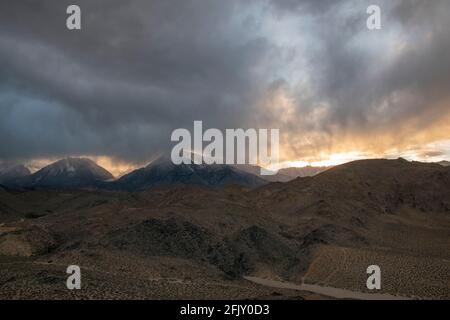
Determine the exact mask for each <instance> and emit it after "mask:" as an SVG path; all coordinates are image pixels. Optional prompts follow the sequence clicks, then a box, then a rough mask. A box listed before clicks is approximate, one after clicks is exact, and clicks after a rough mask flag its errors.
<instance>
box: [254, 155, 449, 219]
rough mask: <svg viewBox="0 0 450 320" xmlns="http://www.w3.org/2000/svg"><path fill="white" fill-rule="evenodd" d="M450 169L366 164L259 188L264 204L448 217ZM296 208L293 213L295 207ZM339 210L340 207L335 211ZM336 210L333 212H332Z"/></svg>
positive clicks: (392, 162) (399, 163)
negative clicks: (349, 205)
mask: <svg viewBox="0 0 450 320" xmlns="http://www.w3.org/2000/svg"><path fill="white" fill-rule="evenodd" d="M449 186H450V169H449V168H448V167H442V166H440V165H437V164H428V163H420V162H408V161H406V160H404V159H398V160H385V159H380V160H362V161H355V162H350V163H346V164H344V165H340V166H336V167H334V168H332V169H329V170H327V171H325V172H323V173H321V174H319V175H317V176H314V177H308V178H297V179H295V180H293V181H291V182H288V183H286V184H278V185H276V184H271V185H268V186H266V187H263V188H261V189H259V191H258V192H255V193H258V194H261V193H262V194H263V198H264V200H265V201H266V202H272V201H275V202H278V203H281V204H283V205H287V204H289V205H291V204H292V203H291V202H290V201H288V199H287V198H288V197H289V196H290V197H291V198H294V199H291V200H292V201H293V202H295V201H297V202H303V204H304V206H307V205H311V201H317V203H318V204H322V205H324V204H326V203H328V204H329V205H330V206H331V207H333V206H334V205H335V204H334V203H332V202H336V205H338V206H339V204H344V203H346V202H351V203H352V204H353V205H354V206H358V205H359V204H362V205H363V206H364V207H365V208H366V209H367V210H369V209H370V210H373V211H374V212H377V213H393V212H395V211H396V210H398V209H400V208H401V207H407V206H408V207H411V208H414V209H417V210H420V211H423V212H436V213H447V214H448V213H449V212H450V188H449ZM292 209H295V207H293V208H292ZM335 209H336V207H335ZM334 211H335V210H334Z"/></svg>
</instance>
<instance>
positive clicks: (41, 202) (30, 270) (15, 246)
mask: <svg viewBox="0 0 450 320" xmlns="http://www.w3.org/2000/svg"><path fill="white" fill-rule="evenodd" d="M191 169H192V170H194V173H192V171H191ZM196 169H197V170H199V172H196ZM210 169H211V168H209V169H208V168H203V167H199V168H196V167H194V168H191V167H189V166H188V167H181V169H180V170H181V172H178V171H172V170H173V168H172V169H171V166H170V165H168V164H167V163H166V162H164V161H162V162H155V163H153V165H150V166H148V168H143V169H140V170H138V171H137V173H135V174H131V175H130V176H128V177H127V176H125V177H123V179H124V180H122V182H121V183H123V184H124V185H127V186H128V187H130V190H131V189H134V190H139V191H140V186H142V184H141V183H136V184H134V182H133V183H130V181H141V180H140V179H141V178H142V181H144V182H147V181H148V179H154V180H150V181H160V180H161V179H165V182H167V183H168V184H164V185H154V184H153V182H151V183H150V184H151V185H153V186H154V187H152V188H151V189H148V190H145V191H142V192H141V191H140V192H122V191H119V192H116V191H114V190H101V189H91V190H75V189H74V190H49V189H35V190H26V191H20V190H9V189H3V188H1V187H0V262H4V263H3V264H2V268H0V281H3V282H2V283H3V285H2V290H0V298H2V297H3V298H8V297H16V296H17V292H20V294H21V297H22V298H25V297H34V298H36V297H40V298H49V297H50V298H64V297H70V294H71V293H70V292H69V291H68V290H61V286H62V284H64V281H65V279H66V278H64V277H65V276H66V274H65V269H64V268H62V267H61V266H67V265H69V264H73V263H74V261H76V262H77V263H78V264H79V265H80V266H81V267H82V270H83V277H84V279H85V280H83V281H85V283H86V284H87V285H86V287H85V288H83V290H80V292H79V293H77V294H79V296H77V297H79V298H111V297H114V298H144V299H145V298H159V299H161V298H162V299H202V298H203V299H204V298H210V299H211V298H214V299H236V298H240V299H259V298H265V299H267V298H270V299H274V298H277V299H278V298H288V299H291V298H293V299H304V298H305V299H307V298H311V297H312V298H323V297H324V295H325V296H328V295H330V296H331V297H333V293H329V292H328V291H327V290H326V288H329V287H332V288H338V289H339V288H340V289H345V290H350V291H351V292H353V293H354V294H355V296H356V297H358V294H359V293H372V294H373V292H370V291H368V289H367V287H366V281H367V273H366V270H367V267H368V266H369V265H373V264H376V265H378V266H380V268H381V272H382V288H381V290H379V291H378V292H377V293H380V294H389V295H391V296H394V297H396V296H402V297H410V298H423V299H429V298H436V299H448V298H450V251H449V250H448V248H449V244H450V242H449V240H450V167H445V166H441V165H439V164H433V163H420V162H411V161H406V160H403V159H396V160H383V159H378V160H361V161H354V162H350V163H346V164H344V165H339V166H335V167H333V168H331V169H329V170H327V171H325V172H322V173H320V174H318V175H315V176H312V177H299V178H296V179H294V180H291V181H289V182H284V183H283V182H274V183H269V184H264V185H262V186H260V187H256V188H252V189H249V188H243V187H241V186H237V185H230V186H227V187H226V188H211V187H210V185H206V186H204V185H193V184H181V183H177V181H180V179H185V176H184V174H185V173H186V175H187V176H190V177H192V179H194V177H195V179H201V178H204V176H203V173H205V172H206V171H203V170H210ZM222 169H223V168H220V169H217V172H222ZM154 170H160V172H165V173H166V174H169V175H170V176H169V177H167V178H165V177H160V176H158V177H157V178H154V177H155V176H154V174H155V173H151V172H153V171H154ZM226 170H229V168H227V169H226ZM63 171H64V172H65V171H67V170H63ZM188 171H189V172H190V173H188ZM147 172H149V173H147ZM173 172H175V173H173ZM208 172H209V171H208ZM215 174H216V170H215V169H213V173H212V175H213V176H215V177H216V178H217V176H218V175H215ZM227 174H229V172H228V171H227ZM233 174H234V171H233V173H232V174H231V175H233ZM164 175H165V174H164ZM180 175H181V176H182V177H183V178H181V177H180ZM239 177H240V178H241V177H242V176H240V175H239ZM104 178H107V177H106V176H105V177H104ZM120 180H121V179H119V180H117V181H120ZM170 181H175V182H176V183H173V184H171V183H169V182H170ZM181 181H182V180H181ZM187 181H190V180H189V179H188V180H187ZM207 181H208V182H209V181H223V180H222V179H216V180H207ZM102 183H107V182H105V181H103V182H102ZM217 184H219V182H217ZM17 256H20V259H23V260H20V261H22V262H24V263H20V264H17V263H15V262H17V261H18V260H17V259H18V258H17ZM244 277H245V278H244ZM248 277H253V278H259V279H263V280H262V281H264V280H265V281H269V282H270V281H278V282H280V281H281V282H284V283H285V282H289V283H293V284H297V287H302V288H303V287H304V286H301V284H303V283H306V284H307V285H308V286H306V287H308V288H309V289H310V288H312V287H313V288H317V287H319V288H321V286H324V287H325V289H323V288H322V289H323V290H322V291H320V292H321V294H320V295H315V296H314V295H313V294H312V293H308V292H305V291H303V290H300V289H299V290H296V291H292V290H287V289H286V288H288V287H292V286H287V285H284V289H283V287H277V288H273V287H270V286H269V287H266V286H264V285H255V284H253V283H251V282H250V281H248V280H246V279H249V278H248ZM263 283H264V282H263ZM30 290H31V291H30ZM313 292H314V291H313Z"/></svg>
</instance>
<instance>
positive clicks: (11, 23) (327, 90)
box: [0, 0, 450, 163]
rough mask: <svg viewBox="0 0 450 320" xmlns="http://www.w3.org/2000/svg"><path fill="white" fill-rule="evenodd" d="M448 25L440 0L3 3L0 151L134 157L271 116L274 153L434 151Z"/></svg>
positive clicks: (444, 152)
mask: <svg viewBox="0 0 450 320" xmlns="http://www.w3.org/2000/svg"><path fill="white" fill-rule="evenodd" d="M74 3H76V4H78V5H79V6H80V7H81V9H82V30H81V31H69V30H67V29H66V27H65V25H66V23H65V20H66V18H67V15H66V13H65V11H66V8H67V6H68V5H69V4H74ZM375 3H377V4H379V5H380V6H381V8H382V23H383V29H382V30H380V31H369V30H367V28H366V19H367V14H366V8H367V6H368V5H369V4H375ZM449 30H450V1H448V0H431V1H426V0H403V1H402V0H396V1H395V0H394V1H392V0H390V1H359V0H354V1H346V0H333V1H331V0H324V1H313V0H304V1H301V0H298V1H295V0H277V1H275V0H273V1H263V0H261V1H256V0H254V1H248V0H246V1H237V0H227V1H219V0H213V1H211V0H183V1H165V0H164V1H163V0H161V1H154V0H152V1H148V0H145V1H144V0H142V1H141V0H132V1H120V0H102V1H99V0H89V1H87V0H86V1H82V0H77V1H75V2H74V1H53V0H52V1H50V0H43V1H31V0H21V1H17V0H2V1H1V2H0V139H1V143H0V159H1V160H2V161H4V162H5V161H28V160H33V159H45V158H58V157H64V156H68V155H90V156H107V157H112V158H114V159H118V160H121V161H124V162H131V163H142V162H145V161H147V160H148V159H150V158H151V157H152V156H154V155H155V154H157V153H160V152H162V151H167V150H168V149H169V148H170V147H171V144H170V133H171V132H172V130H174V129H176V128H180V127H185V128H191V127H192V123H193V121H194V120H203V122H204V124H205V126H207V127H217V128H221V129H224V128H240V127H242V128H248V127H256V128H258V127H260V128H280V130H281V134H282V157H283V159H285V160H287V159H290V160H307V161H314V160H320V159H325V158H326V157H327V156H329V155H330V154H335V153H346V152H347V153H348V152H356V153H360V154H367V155H368V156H371V155H374V154H376V155H386V156H392V155H396V154H413V155H415V156H419V157H424V158H426V157H427V156H432V157H436V159H437V158H439V157H440V158H448V157H449V156H450V155H449V153H450V151H449V150H448V148H447V147H448V144H446V143H445V140H448V139H450V125H449V123H450V37H449ZM442 141H444V142H442Z"/></svg>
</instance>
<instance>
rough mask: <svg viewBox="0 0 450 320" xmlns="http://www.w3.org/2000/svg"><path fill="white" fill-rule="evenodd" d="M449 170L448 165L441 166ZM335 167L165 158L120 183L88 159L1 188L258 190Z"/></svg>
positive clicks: (23, 171) (8, 173)
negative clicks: (268, 169) (264, 167)
mask: <svg viewBox="0 0 450 320" xmlns="http://www.w3.org/2000/svg"><path fill="white" fill-rule="evenodd" d="M438 164H440V165H441V166H447V165H448V162H447V161H442V162H439V163H438ZM332 168H333V167H312V166H307V167H301V168H285V169H280V170H279V171H278V173H276V174H274V175H261V174H260V172H261V167H259V166H254V165H206V164H200V165H197V164H181V165H174V164H173V163H172V161H171V160H170V158H169V157H167V156H161V157H159V158H157V159H156V160H155V161H152V162H151V163H150V164H148V165H147V166H145V167H143V168H139V169H136V170H134V171H132V172H130V173H128V174H126V175H124V176H122V177H120V178H118V179H115V178H114V176H113V175H112V174H111V173H109V172H108V171H107V170H106V169H104V168H103V167H101V166H99V165H98V164H96V163H95V162H94V161H92V160H90V159H88V158H66V159H62V160H59V161H56V162H54V163H52V164H50V165H48V166H45V167H43V168H42V169H40V170H38V171H36V172H35V173H33V174H32V173H31V172H30V170H29V169H28V168H26V167H25V166H23V165H16V166H9V167H6V168H3V169H0V184H2V185H4V186H6V187H9V188H19V189H20V188H25V189H98V190H102V189H103V190H112V191H143V190H146V189H149V188H153V187H156V186H162V185H172V184H183V185H198V186H206V187H212V188H223V187H225V186H229V185H240V186H243V187H247V188H256V187H260V186H263V185H265V184H268V183H271V182H289V181H291V180H294V179H296V178H299V177H311V176H315V175H317V174H320V173H322V172H324V171H327V170H330V169H332Z"/></svg>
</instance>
